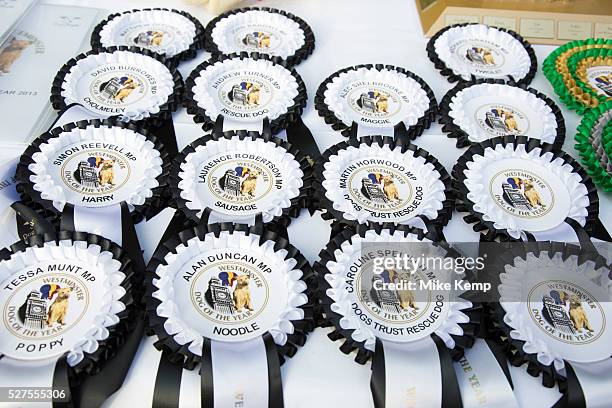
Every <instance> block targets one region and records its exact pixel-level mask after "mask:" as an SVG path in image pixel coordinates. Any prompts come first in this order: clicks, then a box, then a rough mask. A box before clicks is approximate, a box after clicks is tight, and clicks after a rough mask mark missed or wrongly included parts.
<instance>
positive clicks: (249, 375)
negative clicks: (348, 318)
mask: <svg viewBox="0 0 612 408" xmlns="http://www.w3.org/2000/svg"><path fill="white" fill-rule="evenodd" d="M149 269H150V279H149V281H148V289H147V291H148V295H147V309H148V316H149V325H150V328H151V330H152V331H153V332H154V334H155V335H156V336H157V338H158V341H157V342H156V347H157V348H158V349H160V350H164V351H165V352H166V353H167V354H168V356H169V359H170V360H172V361H176V362H178V363H180V364H182V365H183V366H184V367H185V368H187V369H190V370H193V369H194V368H196V367H197V366H198V365H200V377H201V384H200V385H201V406H202V407H206V408H213V407H218V408H220V407H227V406H231V405H234V402H235V398H236V395H237V394H240V395H241V396H242V398H241V404H242V405H243V406H245V407H282V406H283V396H282V385H281V377H280V365H281V364H282V363H283V362H284V359H285V357H291V356H293V355H294V354H295V353H296V351H297V349H298V347H299V346H302V345H303V344H304V342H305V341H306V336H307V333H309V332H310V331H311V330H313V328H314V321H313V319H312V303H311V302H312V300H309V290H310V289H309V286H310V285H312V284H314V283H315V282H313V280H314V274H313V272H312V269H311V268H310V266H309V265H308V262H307V261H306V259H305V258H304V257H303V256H302V255H301V254H300V252H299V251H298V250H297V249H296V248H294V247H293V246H291V245H290V244H289V243H288V242H287V241H286V240H285V239H283V238H281V237H279V236H277V235H276V234H274V233H271V232H268V231H266V230H264V229H262V228H260V227H255V228H254V227H251V228H249V227H248V226H246V225H241V224H230V223H226V224H213V225H208V226H198V227H196V228H194V229H188V230H185V231H183V232H181V233H180V234H179V235H178V236H175V237H173V238H171V239H170V240H169V241H167V242H165V243H164V244H163V245H162V246H161V247H160V248H159V249H158V250H157V251H156V253H155V254H154V255H153V258H152V260H151V263H150V264H149ZM164 368H165V367H164V366H162V365H160V367H159V369H158V373H157V381H156V387H164V386H165V385H164V384H176V383H177V381H176V379H173V378H172V376H174V375H176V372H175V371H172V370H164ZM178 376H180V372H179V373H178ZM160 379H163V380H160ZM178 384H179V385H178V386H179V387H180V379H178ZM174 388H176V387H174ZM157 391H160V392H157ZM161 391H162V390H161V389H160V390H156V393H155V394H156V395H160V396H161V398H166V397H164V395H176V398H178V399H179V400H178V401H175V402H173V403H175V404H176V406H178V405H179V404H180V399H181V398H186V397H187V398H188V397H189V396H184V395H181V393H180V392H179V391H177V390H176V389H174V390H171V391H169V393H162V392H161ZM154 405H155V403H154Z"/></svg>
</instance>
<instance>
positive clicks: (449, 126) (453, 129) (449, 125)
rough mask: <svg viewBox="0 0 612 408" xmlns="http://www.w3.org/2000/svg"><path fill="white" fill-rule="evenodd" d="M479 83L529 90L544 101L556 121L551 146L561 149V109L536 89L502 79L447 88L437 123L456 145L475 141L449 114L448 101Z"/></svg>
mask: <svg viewBox="0 0 612 408" xmlns="http://www.w3.org/2000/svg"><path fill="white" fill-rule="evenodd" d="M481 84H496V85H505V86H511V87H515V88H520V89H522V90H524V91H526V92H529V93H531V94H533V95H535V96H536V97H537V98H538V99H541V100H542V101H544V103H545V104H546V105H547V106H548V107H549V108H550V109H551V110H552V112H553V114H554V115H555V120H556V122H557V135H556V136H555V141H554V143H553V146H554V147H555V149H561V147H562V146H563V143H564V142H565V132H566V128H565V119H564V118H563V114H562V113H561V110H560V109H559V107H558V106H557V104H556V103H555V102H554V101H553V100H552V99H550V98H549V97H548V96H546V95H544V94H543V93H541V92H539V91H538V90H537V89H534V88H529V87H528V86H527V85H525V84H521V85H519V84H516V83H514V82H513V81H504V80H503V79H491V78H489V79H477V80H475V81H469V82H460V83H459V84H457V85H456V86H455V87H454V88H453V89H451V90H449V91H448V92H447V93H446V95H444V97H443V98H442V100H441V101H440V118H439V119H438V123H439V124H441V125H442V131H443V132H444V133H446V136H447V137H449V138H452V139H457V147H458V148H461V147H467V146H470V145H472V144H476V143H477V142H471V141H470V140H469V135H468V134H467V133H466V132H465V131H463V130H462V129H461V128H460V127H459V126H458V125H457V124H455V122H454V119H453V118H452V117H451V116H450V111H451V108H450V103H451V102H452V99H453V98H454V97H455V96H456V95H457V94H458V93H459V92H461V91H463V90H465V89H466V88H469V87H472V86H476V85H481Z"/></svg>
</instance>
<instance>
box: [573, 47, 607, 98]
mask: <svg viewBox="0 0 612 408" xmlns="http://www.w3.org/2000/svg"><path fill="white" fill-rule="evenodd" d="M611 57H612V48H591V49H588V50H584V51H578V52H577V53H575V54H574V55H572V56H571V57H570V58H569V59H568V60H567V68H568V69H569V72H570V74H571V75H572V77H573V78H574V80H575V81H576V85H578V87H580V89H582V90H583V91H584V92H586V93H588V94H589V95H591V96H592V97H593V98H596V99H598V100H599V102H600V103H604V102H606V101H607V100H609V99H610V98H609V97H607V96H605V95H602V94H600V93H598V92H597V91H596V90H595V89H593V87H592V86H591V85H590V84H589V83H588V82H585V81H584V78H583V77H581V76H580V75H578V69H579V68H578V65H579V63H580V62H581V61H584V60H585V59H588V58H593V59H598V58H601V59H610V58H611Z"/></svg>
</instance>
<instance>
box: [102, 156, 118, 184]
mask: <svg viewBox="0 0 612 408" xmlns="http://www.w3.org/2000/svg"><path fill="white" fill-rule="evenodd" d="M114 166H115V160H114V159H104V160H103V161H102V163H100V172H99V175H98V177H99V179H100V185H101V186H105V185H107V184H109V185H111V186H114V185H115V172H114V169H113V167H114Z"/></svg>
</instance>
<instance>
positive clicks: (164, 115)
mask: <svg viewBox="0 0 612 408" xmlns="http://www.w3.org/2000/svg"><path fill="white" fill-rule="evenodd" d="M117 51H129V52H133V53H137V54H143V55H145V56H147V57H150V58H153V59H155V60H157V61H159V62H161V63H162V64H163V65H164V66H165V67H166V68H168V71H169V72H170V74H171V75H172V80H173V82H174V86H173V92H172V94H171V95H169V96H168V100H167V101H166V102H165V103H163V104H162V105H160V107H159V112H158V113H153V114H151V115H150V116H149V117H148V118H144V119H143V120H142V121H146V122H148V123H151V124H152V125H155V126H157V125H160V124H162V123H163V121H164V120H166V119H169V118H171V117H172V112H174V111H175V110H177V109H178V108H179V107H180V105H181V97H182V95H183V91H184V83H183V78H182V77H181V74H180V72H179V71H178V70H177V69H176V67H174V66H173V64H172V62H171V61H169V60H168V59H167V58H165V57H163V56H162V55H160V54H156V53H154V52H151V51H149V50H145V49H143V48H138V47H124V46H119V47H107V48H97V49H95V50H91V51H87V52H86V53H84V54H79V55H77V56H76V57H74V58H71V59H70V60H68V62H66V63H65V64H64V65H63V66H62V67H61V68H60V70H59V71H58V73H57V74H56V76H55V79H53V85H52V86H51V97H50V101H51V105H52V106H53V109H55V110H57V111H60V112H61V111H63V110H64V109H66V108H67V107H68V105H67V104H66V100H65V99H64V97H63V96H62V85H63V84H64V82H65V79H66V76H67V75H68V73H69V72H70V70H71V69H72V68H73V67H74V66H75V65H77V63H78V62H79V61H80V60H83V59H85V58H87V57H89V56H91V55H97V54H104V53H108V54H112V53H115V52H117ZM112 117H117V116H112Z"/></svg>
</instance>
